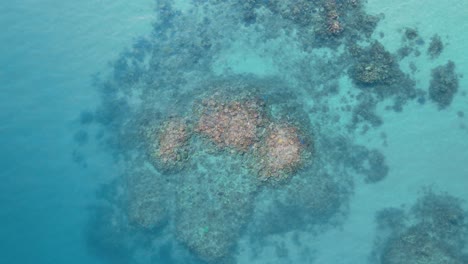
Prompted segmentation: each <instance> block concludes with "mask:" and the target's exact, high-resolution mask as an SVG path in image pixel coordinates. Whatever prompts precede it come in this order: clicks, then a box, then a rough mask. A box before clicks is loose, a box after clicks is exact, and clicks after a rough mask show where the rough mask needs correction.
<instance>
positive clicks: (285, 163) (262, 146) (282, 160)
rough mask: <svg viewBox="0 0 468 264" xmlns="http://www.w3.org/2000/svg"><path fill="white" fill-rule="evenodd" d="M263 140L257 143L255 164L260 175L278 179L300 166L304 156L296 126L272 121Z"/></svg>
mask: <svg viewBox="0 0 468 264" xmlns="http://www.w3.org/2000/svg"><path fill="white" fill-rule="evenodd" d="M267 130H268V132H266V135H265V138H264V141H263V142H260V143H259V146H258V151H257V153H256V155H257V159H258V161H257V164H258V168H259V174H260V177H261V178H263V179H265V180H267V179H269V178H272V177H273V178H277V179H280V178H282V177H286V176H285V175H289V174H292V173H293V172H294V171H295V170H296V169H297V168H299V167H300V165H301V163H303V162H304V160H306V159H309V158H310V153H308V154H309V156H308V157H305V155H306V154H305V153H304V151H303V149H304V147H303V143H301V139H300V136H299V131H298V128H296V127H293V126H291V125H286V124H275V123H272V124H270V126H269V127H268V129H267Z"/></svg>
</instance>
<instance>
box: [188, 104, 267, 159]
mask: <svg viewBox="0 0 468 264" xmlns="http://www.w3.org/2000/svg"><path fill="white" fill-rule="evenodd" d="M197 112H199V113H200V117H199V119H198V122H197V126H196V128H195V131H196V132H198V133H200V134H202V135H204V136H206V137H208V138H209V139H211V140H212V141H214V143H215V144H216V145H218V146H219V147H221V148H224V147H230V148H234V149H236V150H239V151H243V152H245V151H247V150H249V148H250V147H251V146H252V145H253V144H254V143H255V142H256V141H257V140H258V137H259V136H258V129H259V127H260V126H261V125H262V124H263V123H264V117H263V113H262V112H263V110H262V105H261V104H260V102H257V101H254V100H239V101H227V102H225V101H221V100H217V99H215V98H208V99H205V100H203V102H202V104H201V106H200V108H199V109H198V110H197Z"/></svg>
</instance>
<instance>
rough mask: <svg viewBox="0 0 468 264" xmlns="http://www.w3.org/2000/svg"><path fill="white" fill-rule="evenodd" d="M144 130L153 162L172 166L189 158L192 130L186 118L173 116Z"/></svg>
mask: <svg viewBox="0 0 468 264" xmlns="http://www.w3.org/2000/svg"><path fill="white" fill-rule="evenodd" d="M144 130H145V133H146V138H147V141H148V143H149V144H148V152H149V153H150V156H151V158H152V163H153V164H154V163H155V162H156V161H159V163H160V164H162V165H163V166H165V167H172V166H176V165H179V164H180V163H181V162H183V161H184V160H186V159H187V158H188V151H189V147H188V141H189V139H190V137H191V133H192V132H191V128H190V126H189V125H188V123H187V121H186V120H184V119H180V118H171V119H169V120H168V121H166V122H164V123H163V124H162V125H161V126H159V127H154V126H149V127H145V128H144Z"/></svg>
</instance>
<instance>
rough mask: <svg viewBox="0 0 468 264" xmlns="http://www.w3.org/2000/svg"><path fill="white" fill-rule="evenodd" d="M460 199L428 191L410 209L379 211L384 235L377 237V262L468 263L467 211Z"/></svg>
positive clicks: (385, 263) (391, 263) (392, 263)
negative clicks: (405, 211)
mask: <svg viewBox="0 0 468 264" xmlns="http://www.w3.org/2000/svg"><path fill="white" fill-rule="evenodd" d="M461 202H462V201H460V200H459V199H457V198H454V197H452V196H449V195H446V194H436V193H434V192H432V191H426V192H425V194H424V195H423V196H422V197H421V198H420V199H419V201H418V202H417V203H416V205H415V206H414V207H413V208H412V209H411V211H410V212H407V213H404V212H403V211H401V210H397V209H393V210H390V209H386V210H385V211H382V212H381V213H379V215H378V218H377V220H378V226H379V229H380V232H381V233H382V234H384V235H383V237H380V238H379V239H377V240H376V249H375V251H374V258H375V261H377V262H376V263H382V264H397V263H398V264H401V263H408V264H409V263H431V264H442V263H444V264H452V263H453V264H455V263H466V261H467V260H468V258H467V257H468V256H466V255H464V254H463V249H464V247H465V245H466V242H467V241H466V239H467V235H468V222H467V212H466V211H464V210H463V208H462V207H461Z"/></svg>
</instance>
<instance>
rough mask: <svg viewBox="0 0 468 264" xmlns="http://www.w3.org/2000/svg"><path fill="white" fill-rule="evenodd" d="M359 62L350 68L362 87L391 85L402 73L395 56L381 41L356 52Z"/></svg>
mask: <svg viewBox="0 0 468 264" xmlns="http://www.w3.org/2000/svg"><path fill="white" fill-rule="evenodd" d="M354 54H356V55H357V57H358V60H357V62H356V63H355V64H354V65H353V66H352V67H351V69H350V76H351V78H352V79H353V80H354V82H355V83H356V84H357V85H359V86H361V87H373V86H377V85H390V84H393V83H395V82H396V79H398V78H399V77H400V75H402V73H401V71H400V69H399V67H398V64H397V63H396V61H395V59H394V57H393V56H392V55H391V54H390V53H389V52H387V51H386V50H385V48H384V47H383V46H382V44H380V43H379V42H377V41H376V42H374V43H373V44H372V45H371V46H370V47H369V48H368V49H365V50H362V49H358V50H356V51H355V52H354Z"/></svg>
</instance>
